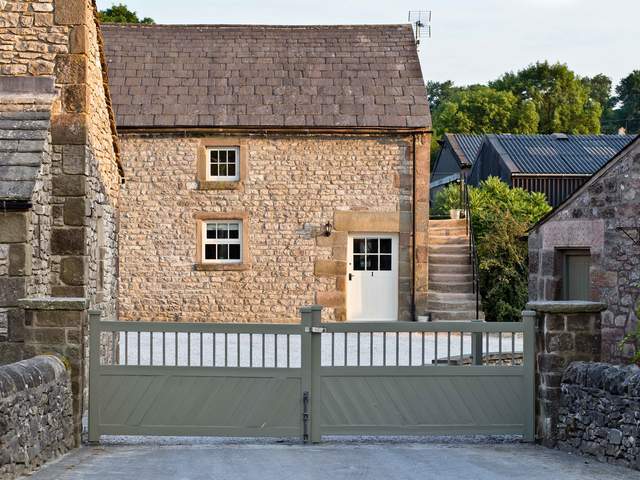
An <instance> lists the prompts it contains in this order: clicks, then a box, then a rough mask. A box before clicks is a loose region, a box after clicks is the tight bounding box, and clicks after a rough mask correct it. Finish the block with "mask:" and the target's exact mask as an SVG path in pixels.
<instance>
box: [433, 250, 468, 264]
mask: <svg viewBox="0 0 640 480" xmlns="http://www.w3.org/2000/svg"><path fill="white" fill-rule="evenodd" d="M429 264H430V265H471V263H470V262H469V254H468V253H461V254H452V253H432V254H429Z"/></svg>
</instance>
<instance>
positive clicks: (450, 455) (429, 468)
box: [30, 438, 639, 480]
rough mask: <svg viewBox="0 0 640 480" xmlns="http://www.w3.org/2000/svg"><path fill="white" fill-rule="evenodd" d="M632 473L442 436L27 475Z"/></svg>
mask: <svg viewBox="0 0 640 480" xmlns="http://www.w3.org/2000/svg"><path fill="white" fill-rule="evenodd" d="M638 477H639V473H638V472H637V471H632V470H627V469H625V468H622V467H616V466H611V465H607V464H602V463H597V462H593V461H590V460H587V459H585V458H582V457H577V456H573V455H569V454H567V453H564V452H560V451H557V450H549V449H546V448H544V447H540V446H535V445H529V444H519V443H499V442H495V441H491V440H488V441H487V440H483V441H482V442H480V443H478V442H476V441H460V440H457V441H450V440H449V439H446V438H437V439H424V440H416V441H413V442H407V441H406V440H404V441H402V442H400V441H393V440H392V439H391V440H385V441H384V442H378V443H375V442H373V443H372V442H370V441H369V440H367V442H366V443H362V442H358V441H347V442H344V441H342V442H328V443H324V444H322V445H317V446H316V445H313V446H304V445H299V444H286V443H284V444H283V443H275V442H266V443H257V442H256V441H255V440H254V441H251V442H242V441H235V442H229V441H226V442H223V443H217V442H212V443H210V444H204V445H203V444H199V445H162V444H148V445H136V446H118V445H105V446H100V447H85V448H82V449H79V450H76V451H74V452H72V453H71V454H68V455H66V456H65V457H63V458H62V459H60V460H58V461H56V462H52V463H51V464H49V465H46V466H45V467H44V468H42V469H41V470H40V471H38V472H36V473H35V474H33V475H32V476H31V477H30V478H31V479H32V480H124V479H135V480H205V479H206V480H217V479H221V480H222V479H225V480H226V479H259V480H285V479H304V480H316V479H317V480H320V479H323V480H324V479H331V480H341V479H367V480H383V479H384V480H388V479H394V480H402V479H420V480H430V479H434V480H436V479H437V480H449V479H455V480H459V479H470V480H551V479H552V480H631V479H636V480H637V479H638Z"/></svg>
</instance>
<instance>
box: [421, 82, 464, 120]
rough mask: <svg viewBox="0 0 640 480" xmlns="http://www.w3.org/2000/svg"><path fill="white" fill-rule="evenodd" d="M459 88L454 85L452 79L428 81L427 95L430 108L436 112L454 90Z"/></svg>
mask: <svg viewBox="0 0 640 480" xmlns="http://www.w3.org/2000/svg"><path fill="white" fill-rule="evenodd" d="M457 90H459V88H458V87H456V86H454V85H453V82H452V81H451V80H447V81H445V82H434V81H432V80H429V81H427V97H428V98H429V108H430V109H431V111H432V112H435V111H436V110H437V108H438V107H439V106H440V103H442V101H443V100H446V99H448V98H449V97H450V96H451V95H452V94H453V92H455V91H457Z"/></svg>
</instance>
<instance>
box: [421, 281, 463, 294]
mask: <svg viewBox="0 0 640 480" xmlns="http://www.w3.org/2000/svg"><path fill="white" fill-rule="evenodd" d="M429 290H433V291H434V292H442V293H467V292H471V291H473V283H471V282H464V283H452V282H429Z"/></svg>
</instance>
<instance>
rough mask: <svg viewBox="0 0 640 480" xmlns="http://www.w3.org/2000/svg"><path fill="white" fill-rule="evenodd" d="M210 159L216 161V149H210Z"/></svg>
mask: <svg viewBox="0 0 640 480" xmlns="http://www.w3.org/2000/svg"><path fill="white" fill-rule="evenodd" d="M210 153H211V157H210V158H211V161H212V162H217V161H218V151H217V150H211V152H210Z"/></svg>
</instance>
